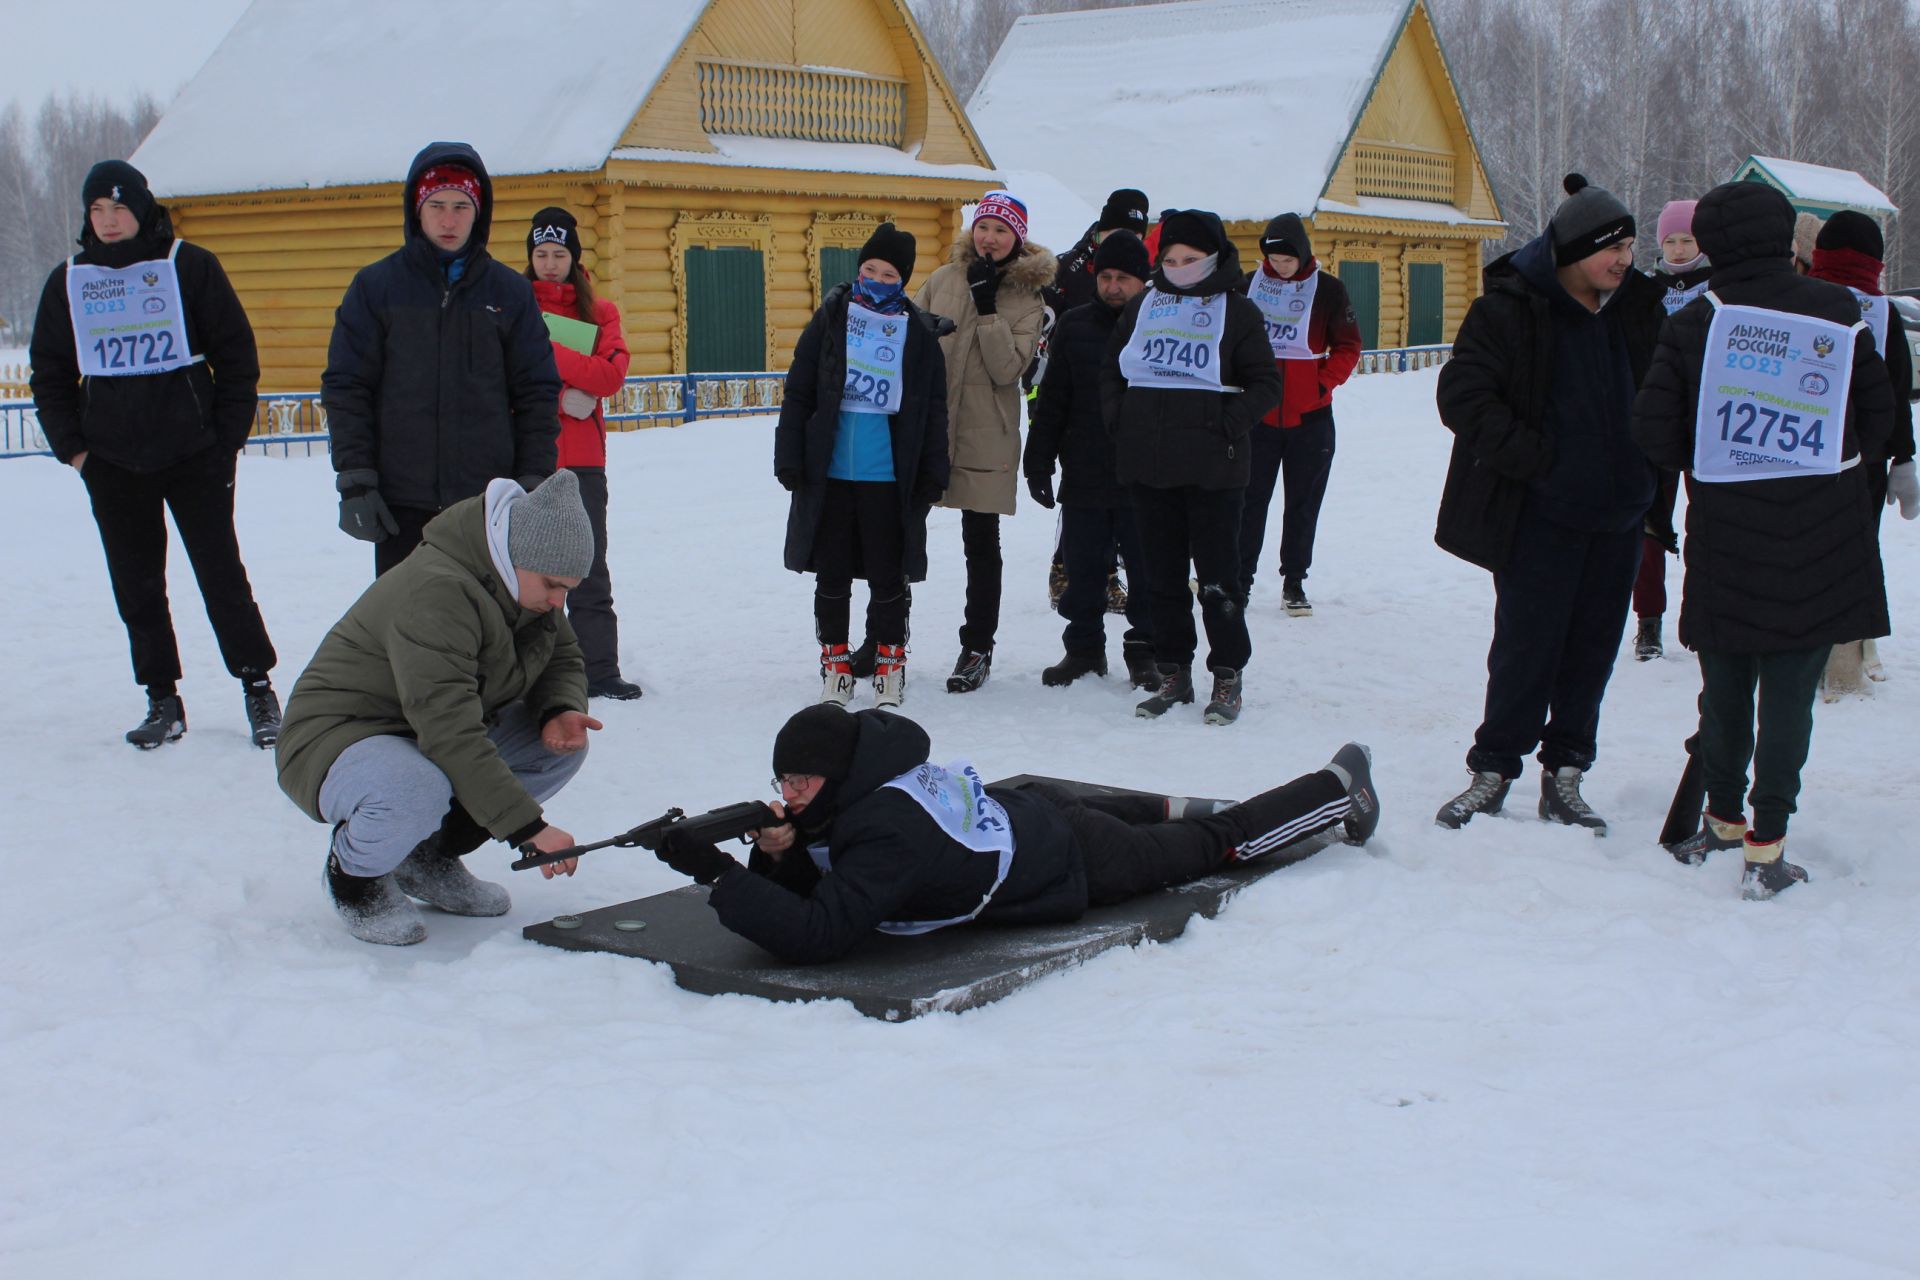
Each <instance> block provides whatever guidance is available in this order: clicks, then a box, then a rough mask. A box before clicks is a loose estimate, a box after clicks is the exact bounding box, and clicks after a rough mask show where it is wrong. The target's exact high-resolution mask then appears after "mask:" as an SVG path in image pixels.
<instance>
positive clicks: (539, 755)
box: [320, 702, 587, 876]
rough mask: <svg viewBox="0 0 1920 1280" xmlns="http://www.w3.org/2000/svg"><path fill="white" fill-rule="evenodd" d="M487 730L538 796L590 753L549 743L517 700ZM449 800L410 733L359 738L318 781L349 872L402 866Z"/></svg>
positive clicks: (569, 775) (374, 872)
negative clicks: (563, 751) (556, 749)
mask: <svg viewBox="0 0 1920 1280" xmlns="http://www.w3.org/2000/svg"><path fill="white" fill-rule="evenodd" d="M487 737H488V738H489V739H490V740H491V741H492V742H493V745H494V749H495V750H497V751H498V752H499V753H500V759H501V761H502V762H503V763H505V764H506V766H507V768H509V769H511V770H513V776H514V777H515V778H517V779H518V780H519V782H520V785H521V786H523V787H525V788H526V789H527V791H528V793H529V794H531V795H532V796H533V798H534V799H535V800H538V801H540V802H541V803H542V804H544V803H546V801H547V799H548V797H550V796H552V795H554V794H555V793H557V792H558V791H559V790H560V788H562V787H564V786H566V785H567V783H568V782H570V781H572V780H573V775H574V774H576V773H578V772H579V771H580V766H581V765H582V764H585V763H586V759H587V753H586V750H585V748H582V749H581V750H579V751H576V752H574V753H573V754H572V755H556V754H555V753H553V752H551V751H549V750H547V747H546V744H545V743H543V742H541V741H540V726H539V724H538V723H537V722H536V721H535V720H534V718H533V715H532V713H531V712H529V711H528V710H527V709H526V707H525V705H524V704H522V703H518V702H515V703H512V704H510V705H508V706H507V707H504V708H502V710H501V712H500V718H499V720H498V721H496V722H495V724H494V726H493V728H491V729H489V730H488V731H487ZM452 804H453V784H452V783H450V782H448V781H447V775H446V774H444V773H442V772H440V770H439V768H438V766H436V765H435V764H434V763H433V762H432V761H431V760H429V759H427V758H426V757H425V756H424V755H421V754H420V748H419V746H418V745H416V744H415V743H414V741H413V739H411V738H400V737H394V736H391V735H382V736H380V737H377V738H362V739H361V740H360V741H358V742H356V743H354V744H353V745H352V746H350V747H348V748H347V749H346V750H345V751H342V752H341V753H340V757H339V759H337V760H335V761H334V762H333V767H332V768H331V769H329V770H327V777H326V781H324V782H322V783H321V784H320V815H321V816H322V817H323V818H325V819H326V820H327V821H328V822H330V823H333V824H334V826H335V831H334V836H333V848H334V852H336V853H338V854H339V855H340V869H341V870H343V871H345V872H346V873H347V874H348V875H350V876H383V875H386V874H387V873H388V872H389V871H391V870H393V869H394V868H395V867H397V866H399V865H400V864H401V863H402V862H404V861H406V857H407V855H408V854H409V853H412V852H413V850H414V846H416V845H418V844H419V843H420V842H421V841H422V840H425V839H426V838H427V837H428V836H430V835H432V834H433V833H434V832H436V831H438V830H439V829H440V823H441V821H442V820H443V819H445V818H446V816H447V810H448V809H449V808H451V807H452Z"/></svg>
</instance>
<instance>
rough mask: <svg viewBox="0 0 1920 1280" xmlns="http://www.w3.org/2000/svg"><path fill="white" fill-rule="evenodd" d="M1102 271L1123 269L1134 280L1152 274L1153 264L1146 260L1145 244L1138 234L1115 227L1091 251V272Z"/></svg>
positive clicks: (1097, 273)
mask: <svg viewBox="0 0 1920 1280" xmlns="http://www.w3.org/2000/svg"><path fill="white" fill-rule="evenodd" d="M1102 271H1124V272H1126V273H1127V274H1128V275H1130V276H1132V277H1134V278H1135V279H1136V280H1145V279H1146V278H1147V277H1148V276H1150V275H1152V274H1153V264H1152V263H1151V262H1148V261H1147V246H1146V245H1145V244H1144V243H1143V242H1142V241H1141V239H1140V237H1139V236H1137V235H1134V234H1133V233H1132V232H1131V231H1122V230H1119V229H1118V228H1115V229H1114V231H1113V233H1112V234H1111V235H1109V236H1108V237H1107V238H1106V239H1105V240H1102V241H1101V242H1100V245H1099V247H1098V248H1096V249H1095V250H1094V251H1093V274H1095V275H1099V274H1100V273H1101V272H1102Z"/></svg>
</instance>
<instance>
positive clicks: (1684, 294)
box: [1660, 280, 1709, 315]
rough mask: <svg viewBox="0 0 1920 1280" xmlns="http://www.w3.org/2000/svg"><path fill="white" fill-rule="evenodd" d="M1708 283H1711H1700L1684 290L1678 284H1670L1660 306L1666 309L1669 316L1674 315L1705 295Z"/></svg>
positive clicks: (1661, 297)
mask: <svg viewBox="0 0 1920 1280" xmlns="http://www.w3.org/2000/svg"><path fill="white" fill-rule="evenodd" d="M1708 283H1709V281H1706V280H1702V281H1701V282H1700V283H1698V284H1696V285H1692V286H1689V287H1688V288H1684V289H1683V288H1681V287H1680V286H1679V285H1677V284H1670V285H1668V286H1667V291H1666V292H1665V293H1663V294H1661V295H1660V305H1661V306H1663V307H1665V308H1666V310H1667V314H1668V315H1672V314H1673V313H1674V312H1676V311H1678V310H1680V308H1682V307H1684V306H1686V305H1687V304H1688V303H1689V302H1692V301H1693V300H1694V299H1695V298H1697V297H1699V296H1700V295H1701V294H1703V293H1705V292H1706V291H1707V285H1708Z"/></svg>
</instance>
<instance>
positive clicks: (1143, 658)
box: [1120, 640, 1160, 689]
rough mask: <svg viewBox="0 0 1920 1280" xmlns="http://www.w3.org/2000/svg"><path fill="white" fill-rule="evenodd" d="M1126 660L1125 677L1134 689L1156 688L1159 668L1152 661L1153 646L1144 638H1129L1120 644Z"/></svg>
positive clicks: (1158, 680)
mask: <svg viewBox="0 0 1920 1280" xmlns="http://www.w3.org/2000/svg"><path fill="white" fill-rule="evenodd" d="M1120 653H1121V656H1122V657H1123V658H1124V659H1125V660H1126V664H1127V679H1128V680H1129V681H1131V682H1132V684H1133V687H1134V688H1136V689H1158V688H1159V687H1160V668H1159V667H1158V666H1157V665H1155V663H1154V661H1153V646H1152V645H1150V644H1148V643H1147V642H1146V641H1144V640H1129V641H1127V642H1126V643H1125V644H1123V645H1121V646H1120Z"/></svg>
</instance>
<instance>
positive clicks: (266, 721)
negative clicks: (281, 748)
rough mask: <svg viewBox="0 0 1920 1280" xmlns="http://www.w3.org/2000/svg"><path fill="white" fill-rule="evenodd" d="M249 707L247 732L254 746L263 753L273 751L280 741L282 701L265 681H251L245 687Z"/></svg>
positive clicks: (244, 694) (244, 692)
mask: <svg viewBox="0 0 1920 1280" xmlns="http://www.w3.org/2000/svg"><path fill="white" fill-rule="evenodd" d="M243 696H244V697H245V698H246V707H247V732H248V733H249V734H250V735H251V736H252V738H253V745H254V746H256V747H258V748H260V749H261V750H262V751H271V750H273V744H274V743H276V742H278V741H280V699H279V697H278V696H276V695H275V693H274V692H273V686H272V685H270V684H268V683H267V682H266V681H265V680H253V681H249V682H248V683H247V684H246V685H244V686H243Z"/></svg>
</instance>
